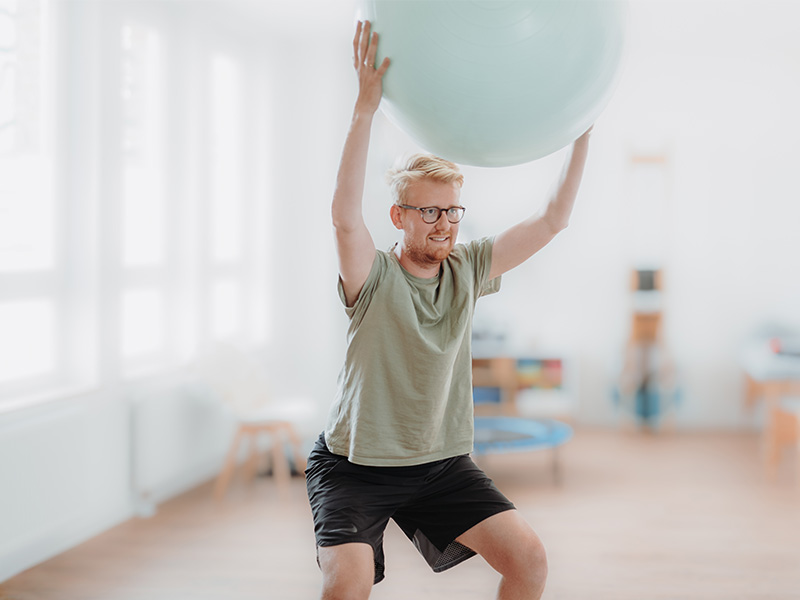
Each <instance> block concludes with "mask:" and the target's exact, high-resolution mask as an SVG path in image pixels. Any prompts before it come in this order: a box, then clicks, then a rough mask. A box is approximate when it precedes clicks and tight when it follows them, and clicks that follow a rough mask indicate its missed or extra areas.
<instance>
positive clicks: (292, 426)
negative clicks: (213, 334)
mask: <svg viewBox="0 0 800 600" xmlns="http://www.w3.org/2000/svg"><path fill="white" fill-rule="evenodd" d="M195 372H196V373H197V376H198V378H199V379H200V380H201V381H202V382H204V383H205V384H207V385H208V386H209V387H210V388H211V390H212V391H213V392H214V393H215V394H216V395H217V396H218V397H219V399H220V400H221V401H222V403H223V404H224V406H225V407H226V409H227V410H228V412H229V413H230V414H231V415H232V416H233V417H234V419H235V420H236V433H235V435H234V437H233V441H232V442H231V445H230V448H229V450H228V454H227V457H226V459H225V463H224V466H223V468H222V471H220V474H219V476H218V477H217V481H216V484H215V486H214V495H215V497H216V498H217V499H218V500H221V499H222V498H223V497H224V496H225V492H226V491H227V489H228V486H229V484H230V481H231V479H232V478H233V475H234V472H235V470H236V467H237V464H238V462H239V456H240V452H241V447H242V444H247V445H248V446H249V449H248V457H247V460H246V461H245V475H246V477H247V479H248V480H251V479H252V478H253V477H254V476H255V474H256V472H257V470H258V463H259V458H260V457H261V456H263V454H262V453H261V452H260V451H259V444H260V442H261V441H262V439H263V438H267V441H268V453H267V455H268V457H269V458H270V463H271V466H272V473H273V476H274V478H275V483H276V485H277V486H278V489H279V490H280V491H281V493H283V494H285V493H286V492H287V490H288V487H289V482H290V478H291V472H290V469H289V463H288V460H287V457H286V455H285V452H284V448H285V447H286V446H289V447H290V448H291V450H292V457H293V461H294V466H295V468H296V469H297V470H298V471H300V472H301V473H302V472H303V471H304V470H305V467H306V460H305V454H304V452H303V449H302V439H301V436H300V434H299V431H300V430H303V429H305V425H307V424H308V423H309V422H310V421H315V420H316V419H315V417H316V410H315V408H314V405H313V403H312V402H310V401H309V400H308V399H306V398H281V399H278V398H273V397H272V395H271V394H270V392H269V386H268V384H267V381H266V377H265V375H264V372H263V369H262V368H261V365H259V364H258V363H257V362H256V361H255V360H254V359H253V358H252V357H250V356H249V355H248V354H247V353H245V352H243V351H241V350H239V349H238V348H236V347H235V346H232V345H229V344H221V343H220V344H214V345H213V346H212V347H210V348H209V349H207V350H206V351H205V352H203V353H202V355H201V356H200V358H198V360H197V361H196V363H195Z"/></svg>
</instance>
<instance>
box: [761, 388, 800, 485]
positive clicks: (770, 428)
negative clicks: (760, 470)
mask: <svg viewBox="0 0 800 600" xmlns="http://www.w3.org/2000/svg"><path fill="white" fill-rule="evenodd" d="M768 410H769V415H768V422H767V428H766V431H765V433H766V447H767V448H766V449H767V466H768V470H769V475H770V477H775V476H776V475H777V473H778V466H779V465H780V462H781V458H782V457H783V452H784V450H785V449H786V447H787V446H790V447H794V448H795V449H796V452H797V456H796V460H797V464H798V469H797V471H798V474H797V477H798V478H799V479H798V481H800V398H784V399H781V400H779V401H776V402H773V403H771V405H770V406H769V408H768Z"/></svg>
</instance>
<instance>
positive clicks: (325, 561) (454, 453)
mask: <svg viewBox="0 0 800 600" xmlns="http://www.w3.org/2000/svg"><path fill="white" fill-rule="evenodd" d="M377 41H378V36H377V34H375V33H372V34H370V24H369V22H365V23H363V24H362V23H360V22H359V24H358V26H357V29H356V35H355V38H354V40H353V50H354V63H355V68H356V72H357V73H358V79H359V93H358V98H357V100H356V104H355V110H354V113H353V118H352V122H351V126H350V130H349V132H348V134H347V139H346V141H345V145H344V150H343V152H342V159H341V164H340V166H339V173H338V178H337V181H336V190H335V193H334V197H333V205H332V217H333V225H334V229H335V237H336V247H337V251H338V255H339V275H340V280H339V292H340V297H341V299H342V301H343V303H344V305H345V310H346V312H347V315H348V317H349V318H350V326H349V330H348V347H347V353H346V357H345V365H344V367H343V369H342V372H341V375H340V378H339V392H338V395H337V398H336V401H335V402H334V405H333V407H332V410H331V414H330V418H329V420H328V424H327V426H326V429H325V432H323V435H322V436H320V439H319V441H318V442H317V445H316V446H315V448H314V450H313V451H312V453H311V456H310V457H309V462H308V469H307V471H306V475H307V484H308V492H309V500H310V503H311V507H312V512H313V513H314V526H315V534H316V538H317V556H318V562H319V565H320V568H321V569H322V573H323V590H322V598H323V599H325V600H330V599H334V598H347V599H349V600H352V599H354V598H367V597H368V596H369V594H370V591H371V588H372V585H373V584H374V583H377V582H378V581H380V580H381V579H383V576H384V555H383V544H382V542H383V531H384V529H385V527H386V525H387V523H388V521H389V519H390V518H392V519H394V520H395V522H397V524H398V525H399V526H400V528H401V529H402V530H403V531H404V532H405V534H406V535H407V536H408V537H409V539H411V540H412V541H413V543H414V544H415V546H416V547H417V549H418V550H419V551H420V553H421V554H422V555H423V556H424V557H425V559H426V560H427V561H428V563H429V565H430V566H431V568H432V569H433V570H434V571H437V572H438V571H442V570H445V569H447V568H450V567H452V566H455V565H456V564H458V563H460V562H462V561H463V560H466V559H467V558H470V557H471V556H474V555H475V554H480V555H481V556H482V557H483V558H484V559H485V560H486V561H487V562H488V563H489V564H490V565H491V566H492V567H493V568H494V569H496V570H497V571H498V572H499V573H500V575H501V576H502V577H501V581H500V585H499V590H498V598H502V599H506V600H508V599H512V598H514V599H534V598H539V597H540V596H541V594H542V591H543V589H544V583H545V578H546V574H547V562H546V557H545V551H544V547H543V545H542V543H541V541H540V540H539V538H538V536H537V535H536V533H535V532H534V531H533V529H532V528H531V527H530V526H529V525H528V524H527V523H526V522H525V520H524V519H523V518H522V517H521V516H520V515H519V513H518V512H517V511H516V510H515V509H514V505H513V504H512V503H511V502H510V501H509V500H508V499H506V498H505V497H504V496H503V495H502V494H501V493H500V492H499V490H497V488H496V487H495V486H494V484H493V483H492V482H491V480H490V479H489V478H488V477H487V476H486V475H485V474H484V473H483V472H482V471H481V470H480V469H478V468H477V467H476V466H475V464H474V463H473V462H472V460H471V459H470V458H469V456H468V455H469V453H470V452H471V451H472V433H473V429H472V427H473V421H472V418H473V413H472V394H471V356H470V339H471V328H472V325H471V323H472V313H473V309H474V305H475V301H476V300H477V299H478V298H479V297H480V296H482V295H485V294H487V293H493V292H495V291H497V290H498V289H499V286H500V280H499V277H500V275H502V274H503V273H505V272H506V271H508V270H510V269H512V268H514V267H516V266H517V265H519V264H521V263H522V262H524V261H525V260H526V259H528V258H529V257H530V256H532V255H533V254H534V253H535V252H537V251H538V250H539V249H541V248H542V247H543V246H545V245H546V244H547V243H548V242H549V241H550V240H551V239H553V237H554V236H555V235H556V234H557V233H558V232H559V231H561V230H562V229H564V228H565V227H566V226H567V222H568V219H569V216H570V213H571V212H572V206H573V204H574V200H575V196H576V194H577V192H578V185H579V183H580V179H581V176H582V173H583V167H584V163H585V160H586V155H587V151H588V133H589V132H587V133H586V134H584V135H583V136H581V137H580V138H579V139H578V140H577V141H576V142H575V143H574V145H573V148H572V153H571V156H570V158H569V159H568V161H567V164H566V166H565V169H564V172H563V174H562V177H561V179H560V181H559V185H558V187H557V189H556V192H555V193H554V194H553V196H552V198H551V199H550V201H549V202H548V203H547V205H546V207H545V208H544V209H543V210H542V211H541V212H540V213H539V214H537V215H535V216H533V217H531V218H530V219H528V220H526V221H524V222H522V223H520V224H518V225H516V226H514V227H512V228H511V229H509V230H508V231H505V232H504V233H502V234H500V235H499V236H497V237H496V238H486V239H483V240H479V241H476V242H472V243H470V244H466V245H464V244H456V237H457V235H458V227H459V221H460V220H461V218H462V217H463V215H464V208H463V207H461V205H460V204H459V196H460V190H461V184H462V182H463V177H462V175H461V174H460V173H459V171H458V168H457V167H456V165H454V164H452V163H450V162H448V161H446V160H443V159H440V158H437V157H433V156H426V155H417V156H415V157H413V158H412V159H411V160H410V161H409V162H408V163H407V164H406V165H404V166H403V167H400V168H398V169H395V170H393V171H392V172H390V175H389V180H390V184H391V187H392V193H393V196H394V201H395V203H394V205H393V206H392V207H391V211H390V217H391V219H392V223H393V224H394V225H395V227H397V228H398V229H399V230H402V231H403V239H402V242H401V243H399V244H397V245H396V246H395V247H394V248H393V249H392V250H391V251H390V252H382V251H376V249H375V245H374V243H373V241H372V238H371V236H370V233H369V231H368V230H367V227H366V225H365V223H364V219H363V216H362V209H361V204H362V196H363V191H364V178H365V172H366V163H367V148H368V146H369V138H370V130H371V125H372V119H373V116H374V114H375V112H376V110H377V108H378V105H379V103H380V99H381V93H382V84H381V80H382V77H383V75H384V73H386V71H387V69H388V68H389V59H388V58H387V59H384V61H383V62H382V64H381V65H379V66H378V67H377V68H376V65H375V64H374V61H375V55H376V48H377Z"/></svg>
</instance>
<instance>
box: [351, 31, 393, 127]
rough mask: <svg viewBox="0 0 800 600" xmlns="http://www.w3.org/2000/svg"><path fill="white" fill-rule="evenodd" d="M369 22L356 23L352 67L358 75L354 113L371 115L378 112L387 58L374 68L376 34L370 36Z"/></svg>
mask: <svg viewBox="0 0 800 600" xmlns="http://www.w3.org/2000/svg"><path fill="white" fill-rule="evenodd" d="M370 29H371V27H370V22H369V21H364V22H363V23H362V22H361V21H359V22H358V26H357V27H356V36H355V38H353V66H354V67H355V69H356V73H357V74H358V99H357V100H356V111H357V112H362V111H363V112H364V113H365V114H373V113H374V112H375V111H377V110H378V105H379V104H380V102H381V94H382V93H383V84H382V79H383V74H384V73H386V69H388V68H389V58H388V57H386V58H384V59H383V62H382V63H381V65H380V67H379V68H377V69H376V68H375V54H376V52H377V49H378V34H377V33H375V32H372V34H371V35H370Z"/></svg>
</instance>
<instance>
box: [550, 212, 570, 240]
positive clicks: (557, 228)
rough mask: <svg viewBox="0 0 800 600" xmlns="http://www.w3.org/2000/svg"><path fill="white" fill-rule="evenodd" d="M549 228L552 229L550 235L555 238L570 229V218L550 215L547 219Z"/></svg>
mask: <svg viewBox="0 0 800 600" xmlns="http://www.w3.org/2000/svg"><path fill="white" fill-rule="evenodd" d="M546 221H547V226H548V228H549V229H550V233H551V234H552V235H553V237H555V236H556V235H558V234H559V233H561V232H562V231H564V230H565V229H566V228H567V227H569V217H568V216H565V217H556V216H555V215H548V218H546Z"/></svg>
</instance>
